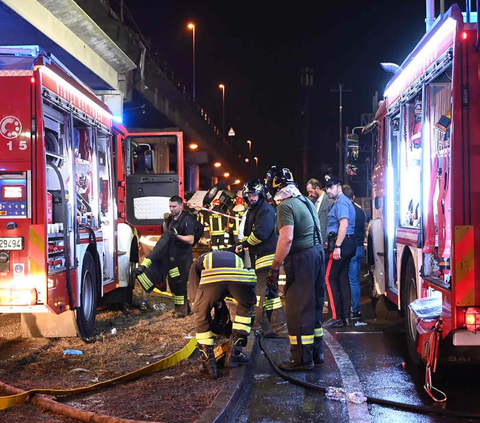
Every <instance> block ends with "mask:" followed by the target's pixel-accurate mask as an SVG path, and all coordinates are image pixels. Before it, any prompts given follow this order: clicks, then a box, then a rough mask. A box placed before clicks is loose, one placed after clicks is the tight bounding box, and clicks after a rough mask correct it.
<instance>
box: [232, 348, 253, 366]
mask: <svg viewBox="0 0 480 423" xmlns="http://www.w3.org/2000/svg"><path fill="white" fill-rule="evenodd" d="M251 362H252V359H251V358H250V357H249V356H248V355H245V354H244V353H243V352H241V351H240V352H238V351H235V352H234V353H233V354H232V355H231V356H230V357H229V360H228V365H229V366H230V367H238V366H247V365H249V364H250V363H251Z"/></svg>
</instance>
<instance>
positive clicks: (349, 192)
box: [342, 185, 355, 201]
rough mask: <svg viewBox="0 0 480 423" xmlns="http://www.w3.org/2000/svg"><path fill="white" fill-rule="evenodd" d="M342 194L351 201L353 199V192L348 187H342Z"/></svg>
mask: <svg viewBox="0 0 480 423" xmlns="http://www.w3.org/2000/svg"><path fill="white" fill-rule="evenodd" d="M342 192H343V193H344V194H345V195H346V196H347V197H348V198H349V199H350V200H352V201H353V199H354V198H355V191H354V190H353V189H352V187H351V186H350V185H342Z"/></svg>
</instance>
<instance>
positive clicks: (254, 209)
mask: <svg viewBox="0 0 480 423" xmlns="http://www.w3.org/2000/svg"><path fill="white" fill-rule="evenodd" d="M243 198H244V199H245V201H246V202H247V203H248V204H249V206H250V208H249V211H248V214H247V218H246V222H245V228H244V238H243V242H242V244H241V245H239V246H237V250H236V251H237V252H240V251H241V249H242V248H243V249H247V248H248V251H249V253H250V259H251V260H252V267H254V268H255V273H256V275H257V308H256V311H255V323H254V329H255V330H257V329H260V328H261V326H262V320H263V315H264V312H263V310H264V309H265V311H266V315H267V319H268V323H266V325H268V328H267V330H266V334H267V335H266V336H269V335H270V336H274V334H275V333H277V332H278V331H279V330H281V329H282V327H283V326H284V325H285V311H284V309H283V305H282V300H281V298H280V297H279V295H278V290H276V289H271V288H269V287H267V283H266V280H267V274H268V270H269V269H270V267H271V265H272V263H273V257H274V255H275V248H276V246H277V240H278V235H277V234H276V232H275V209H274V208H273V207H272V206H271V205H270V204H268V203H267V202H266V201H265V187H264V185H263V184H262V183H261V182H260V181H259V180H258V179H256V180H252V181H249V182H247V183H246V184H245V185H244V187H243ZM265 298H266V299H265ZM270 325H271V326H270Z"/></svg>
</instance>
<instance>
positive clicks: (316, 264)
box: [265, 166, 325, 370]
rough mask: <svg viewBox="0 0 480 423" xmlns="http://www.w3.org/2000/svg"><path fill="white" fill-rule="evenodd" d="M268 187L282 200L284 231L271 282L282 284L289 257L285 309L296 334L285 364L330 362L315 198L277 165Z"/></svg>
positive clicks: (302, 366)
mask: <svg viewBox="0 0 480 423" xmlns="http://www.w3.org/2000/svg"><path fill="white" fill-rule="evenodd" d="M265 185H266V188H267V191H268V192H269V194H270V195H271V196H272V198H273V199H274V201H275V203H276V205H277V220H276V227H277V231H278V233H279V239H278V242H277V248H276V251H275V257H274V259H273V263H272V266H271V268H270V270H269V273H268V276H267V285H269V286H270V287H272V288H276V287H277V283H278V272H279V268H280V265H281V264H282V262H283V263H284V268H285V275H286V284H285V289H284V292H285V300H286V302H285V305H286V307H285V312H286V316H287V326H288V334H289V340H290V353H291V359H290V361H285V362H283V363H280V364H279V367H280V368H281V369H283V370H311V369H313V367H314V366H320V365H322V364H323V363H324V355H323V328H322V323H321V318H322V310H323V300H324V295H325V255H324V251H323V242H322V236H321V232H320V222H319V220H318V215H317V212H316V210H315V207H314V206H313V204H312V202H311V201H310V200H308V199H307V198H306V197H304V196H303V195H302V194H301V193H300V191H299V190H298V188H297V184H296V183H295V181H294V179H293V175H292V172H290V170H289V169H287V168H280V167H276V166H273V167H272V168H271V169H270V170H269V172H268V173H267V176H266V178H265Z"/></svg>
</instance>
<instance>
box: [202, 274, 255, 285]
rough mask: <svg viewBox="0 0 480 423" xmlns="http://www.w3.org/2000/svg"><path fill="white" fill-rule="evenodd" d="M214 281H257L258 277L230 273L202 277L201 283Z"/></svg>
mask: <svg viewBox="0 0 480 423" xmlns="http://www.w3.org/2000/svg"><path fill="white" fill-rule="evenodd" d="M213 282H243V283H256V282H257V279H256V278H255V277H254V276H253V277H252V276H230V275H218V276H208V277H206V278H204V277H202V279H200V285H202V284H207V283H213Z"/></svg>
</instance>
